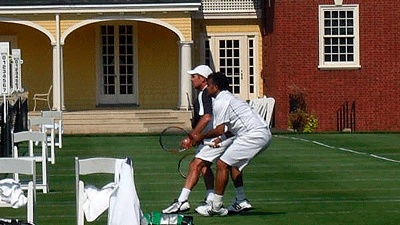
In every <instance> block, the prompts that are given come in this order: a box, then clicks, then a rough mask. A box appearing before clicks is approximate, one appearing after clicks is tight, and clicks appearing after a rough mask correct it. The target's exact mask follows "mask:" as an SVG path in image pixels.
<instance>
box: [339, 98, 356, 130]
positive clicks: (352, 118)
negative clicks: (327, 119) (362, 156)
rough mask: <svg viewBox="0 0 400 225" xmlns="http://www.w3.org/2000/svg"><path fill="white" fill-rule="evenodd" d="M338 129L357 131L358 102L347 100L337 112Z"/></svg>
mask: <svg viewBox="0 0 400 225" xmlns="http://www.w3.org/2000/svg"><path fill="white" fill-rule="evenodd" d="M336 118H337V119H336V122H337V131H348V132H354V131H356V102H355V101H354V102H352V103H351V105H350V107H349V102H348V101H345V102H344V103H343V104H342V106H341V107H340V108H339V109H338V110H337V112H336Z"/></svg>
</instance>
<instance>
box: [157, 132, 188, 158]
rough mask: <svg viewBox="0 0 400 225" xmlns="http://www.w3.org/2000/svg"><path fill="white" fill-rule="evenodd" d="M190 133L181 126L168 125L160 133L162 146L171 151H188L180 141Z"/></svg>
mask: <svg viewBox="0 0 400 225" xmlns="http://www.w3.org/2000/svg"><path fill="white" fill-rule="evenodd" d="M188 135H189V133H188V132H187V131H186V130H185V129H183V128H181V127H176V126H171V127H167V128H165V129H164V130H163V131H162V132H161V133H160V139H159V142H160V146H161V148H162V149H163V150H164V151H166V152H171V153H180V152H183V151H186V150H187V149H184V148H182V147H181V146H180V143H181V141H182V140H183V139H185V138H187V137H188Z"/></svg>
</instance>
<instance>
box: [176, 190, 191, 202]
mask: <svg viewBox="0 0 400 225" xmlns="http://www.w3.org/2000/svg"><path fill="white" fill-rule="evenodd" d="M190 192H191V191H190V189H187V188H182V191H181V194H180V195H179V198H178V202H184V201H187V200H188V199H189V195H190Z"/></svg>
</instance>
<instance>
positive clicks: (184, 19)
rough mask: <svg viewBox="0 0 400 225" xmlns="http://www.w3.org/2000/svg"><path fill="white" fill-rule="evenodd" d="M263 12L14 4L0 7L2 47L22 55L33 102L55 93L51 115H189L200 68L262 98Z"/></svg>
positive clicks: (224, 4)
mask: <svg viewBox="0 0 400 225" xmlns="http://www.w3.org/2000/svg"><path fill="white" fill-rule="evenodd" d="M260 9H261V1H252V0H241V1H235V2H232V1H210V0H203V1H201V0H178V1H153V0H145V1H143V0H141V1H129V0H115V1H105V0H96V1H77V0H63V1H50V0H37V1H23V0H21V1H20V0H12V1H11V0H10V1H3V2H2V3H1V4H0V42H8V43H10V47H11V48H13V49H21V55H22V59H23V62H24V63H23V65H22V72H21V74H22V86H23V87H24V89H25V90H26V91H28V92H29V96H33V94H35V93H45V92H47V90H48V89H49V87H50V85H53V92H52V100H51V101H52V104H51V105H52V108H53V109H54V110H88V109H96V108H97V107H101V106H114V107H118V106H126V105H128V106H136V107H137V108H139V109H187V108H189V107H190V101H191V99H192V95H193V94H194V91H193V89H192V86H191V82H190V76H189V75H188V74H187V71H188V70H190V69H191V68H193V67H194V66H196V65H197V64H203V63H206V64H209V65H210V66H211V67H212V68H213V69H214V70H216V71H222V72H224V73H226V74H227V75H228V76H229V77H230V78H231V80H232V83H233V85H234V87H235V88H234V91H235V93H236V94H237V95H239V96H241V97H242V98H244V99H250V98H254V97H258V96H261V95H262V94H263V91H262V79H261V64H262V57H261V56H262V35H261V10H260ZM32 105H33V104H32V100H31V97H30V99H29V108H30V109H32V108H33V107H32Z"/></svg>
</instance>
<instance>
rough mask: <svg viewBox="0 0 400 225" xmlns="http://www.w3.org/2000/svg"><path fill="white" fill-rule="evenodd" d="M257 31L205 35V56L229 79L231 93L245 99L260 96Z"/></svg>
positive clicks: (208, 62) (209, 62) (208, 63)
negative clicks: (255, 32) (253, 33)
mask: <svg viewBox="0 0 400 225" xmlns="http://www.w3.org/2000/svg"><path fill="white" fill-rule="evenodd" d="M256 42H257V40H256V37H255V36H254V35H245V34H242V35H240V34H235V35H223V34H221V35H212V36H208V37H204V43H203V44H204V46H203V49H204V52H203V59H204V62H205V63H206V64H207V65H210V66H211V68H213V69H214V70H215V71H220V72H222V73H224V74H225V75H226V76H227V77H228V78H229V80H230V84H231V89H232V93H234V94H235V95H238V96H240V97H241V98H242V99H251V98H255V97H257V93H258V89H257V87H258V80H257V75H256V74H257V65H256V64H257V63H256V62H257V49H256Z"/></svg>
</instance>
